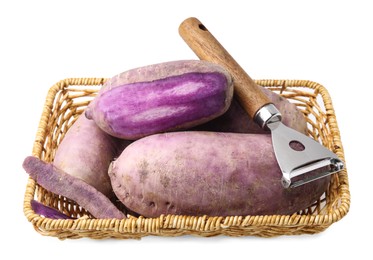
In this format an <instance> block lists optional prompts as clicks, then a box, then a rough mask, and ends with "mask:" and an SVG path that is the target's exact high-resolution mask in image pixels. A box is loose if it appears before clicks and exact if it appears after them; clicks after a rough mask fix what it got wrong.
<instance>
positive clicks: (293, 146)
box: [289, 140, 306, 152]
mask: <svg viewBox="0 0 373 260" xmlns="http://www.w3.org/2000/svg"><path fill="white" fill-rule="evenodd" d="M289 146H290V148H291V149H293V150H294V151H297V152H301V151H304V149H306V147H305V146H304V145H303V144H302V143H301V142H299V141H297V140H292V141H290V142H289Z"/></svg>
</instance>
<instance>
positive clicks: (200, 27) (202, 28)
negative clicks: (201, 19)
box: [198, 23, 208, 31]
mask: <svg viewBox="0 0 373 260" xmlns="http://www.w3.org/2000/svg"><path fill="white" fill-rule="evenodd" d="M198 28H199V29H201V30H202V31H208V30H207V28H206V27H205V26H204V25H203V24H201V23H200V24H199V25H198Z"/></svg>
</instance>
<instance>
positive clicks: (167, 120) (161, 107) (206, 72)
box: [85, 60, 233, 140]
mask: <svg viewBox="0 0 373 260" xmlns="http://www.w3.org/2000/svg"><path fill="white" fill-rule="evenodd" d="M232 96H233V82H232V78H231V77H230V75H229V74H228V73H227V72H226V70H225V69H223V68H222V67H220V66H219V65H216V64H213V63H210V62H206V61H200V60H191V61H173V62H166V63H161V64H155V65H150V66H146V67H142V68H137V69H133V70H130V71H127V72H124V73H122V74H120V75H118V76H115V77H113V78H112V79H110V80H109V81H108V82H107V83H105V85H104V86H103V88H102V89H101V90H100V92H99V94H98V96H97V97H96V98H95V99H94V100H93V101H92V102H91V103H90V105H89V106H88V108H87V111H86V113H85V114H86V117H87V118H89V119H93V120H94V121H95V122H96V124H97V125H98V126H99V127H100V128H101V129H102V130H103V131H105V132H107V133H108V134H110V135H112V136H115V137H118V138H122V139H128V140H136V139H139V138H141V137H144V136H148V135H151V134H155V133H161V132H167V131H176V130H183V129H188V128H191V127H193V126H197V125H199V124H202V123H205V122H208V121H210V120H212V119H214V118H216V117H218V116H220V115H222V114H223V113H225V112H226V111H227V109H228V107H229V106H230V104H231V100H232Z"/></svg>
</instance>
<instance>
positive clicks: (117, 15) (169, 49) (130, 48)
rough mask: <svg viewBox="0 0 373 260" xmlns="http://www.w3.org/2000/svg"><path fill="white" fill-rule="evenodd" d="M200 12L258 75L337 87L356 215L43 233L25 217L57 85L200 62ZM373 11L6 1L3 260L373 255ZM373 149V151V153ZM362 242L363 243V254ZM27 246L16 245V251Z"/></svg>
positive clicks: (331, 6)
mask: <svg viewBox="0 0 373 260" xmlns="http://www.w3.org/2000/svg"><path fill="white" fill-rule="evenodd" d="M191 16H194V17H197V18H198V19H199V20H201V21H202V22H203V23H204V24H205V25H206V27H208V28H209V30H210V31H211V32H212V33H213V34H214V35H215V36H216V38H217V39H218V40H219V41H220V42H221V43H222V44H223V45H224V46H225V47H226V49H227V50H228V51H229V52H231V54H232V56H233V57H235V58H236V60H237V61H238V62H239V63H240V64H241V66H242V67H243V68H244V69H245V70H246V71H247V72H248V73H249V74H250V75H251V77H252V78H255V79H260V78H271V79H276V78H279V79H284V78H287V79H308V80H313V81H316V82H319V83H321V84H323V85H324V86H325V87H326V88H327V89H328V90H329V92H330V95H331V97H332V100H333V105H334V108H335V111H336V115H337V120H338V124H339V128H340V132H341V137H342V143H343V145H344V149H345V155H346V160H347V169H348V172H349V180H350V190H351V198H352V202H351V208H350V212H349V213H348V214H347V216H346V217H344V218H343V219H342V220H341V221H339V222H337V223H335V224H333V225H332V226H331V227H330V228H328V229H327V230H326V231H324V232H322V233H320V234H318V235H302V236H290V237H286V236H283V237H277V238H272V239H263V238H256V237H243V238H230V237H223V236H220V237H214V238H198V237H191V236H184V237H178V238H162V237H146V238H143V239H142V240H140V241H137V240H124V241H122V240H100V241H96V240H90V239H79V240H66V241H60V240H58V239H57V238H53V237H44V236H42V235H40V234H39V233H37V232H36V231H35V230H34V229H33V227H32V225H31V224H30V223H29V222H28V221H27V219H26V218H25V217H24V215H23V212H22V206H23V205H22V204H23V196H24V191H25V186H26V182H27V174H26V173H25V172H24V171H23V169H22V167H21V164H22V161H23V159H24V157H26V156H27V155H29V154H31V149H32V144H33V140H34V137H35V133H36V130H37V125H38V122H39V118H40V115H41V111H42V107H43V103H44V100H45V97H46V94H47V91H48V89H49V88H50V87H51V86H52V85H53V84H54V83H56V82H57V81H59V80H61V79H64V78H69V77H111V76H113V75H115V74H117V73H119V72H122V71H125V70H128V69H131V68H134V67H139V66H143V65H148V64H153V63H158V62H163V61H170V60H178V59H195V58H196V57H195V55H194V54H193V52H192V51H191V50H190V49H189V48H188V47H187V45H186V44H185V43H184V42H183V40H182V39H181V37H180V36H179V34H178V27H179V24H180V23H181V22H182V21H183V20H184V19H186V18H188V17H191ZM372 25H373V16H372V8H371V5H369V1H360V0H354V1H235V0H229V1H228V0H225V1H202V0H199V1H195V0H187V1H163V0H158V1H144V0H137V1H111V0H106V1H69V0H68V1H66V0H65V1H58V2H57V1H40V0H34V1H17V0H14V1H1V3H0V35H1V40H0V65H1V67H0V69H1V70H0V73H1V91H2V95H1V102H0V105H1V110H0V111H1V115H2V116H1V117H2V118H1V119H2V123H1V128H0V129H1V135H0V137H1V139H2V145H1V147H2V148H1V149H2V153H1V166H2V167H1V168H2V172H1V174H2V185H1V189H0V192H1V198H2V206H1V214H0V217H1V222H0V225H1V226H0V229H1V235H2V238H3V240H5V244H4V242H3V243H2V246H1V248H2V249H1V250H0V255H1V256H0V258H1V259H5V258H4V257H3V256H5V255H9V256H11V257H12V258H13V257H14V258H17V257H18V256H23V255H24V254H27V258H28V259H37V258H38V259H40V258H41V259H43V258H53V259H83V258H86V259H88V258H89V259H102V258H104V257H105V258H106V259H108V258H109V257H114V256H115V257H121V258H125V259H130V258H137V259H139V258H140V259H145V257H148V258H157V259H158V258H159V259H161V258H162V259H175V258H180V257H183V258H184V257H185V258H186V257H190V258H197V257H198V258H202V257H203V258H207V257H209V259H210V258H211V259H213V258H221V259H223V258H227V257H229V259H233V257H241V258H247V259H248V258H253V259H258V258H259V257H260V258H262V257H276V258H285V257H286V258H292V257H297V258H300V259H315V258H321V257H322V258H324V259H326V258H331V257H333V258H335V259H337V258H340V257H353V256H354V253H355V252H361V253H368V254H369V255H371V253H369V252H370V248H369V246H370V245H371V243H369V244H368V242H367V240H366V239H365V238H363V235H365V234H371V233H372V231H373V230H372V224H371V221H370V216H371V213H372V207H371V200H372V193H371V192H370V191H371V186H372V185H373V184H372V181H373V179H372V173H371V172H372V170H371V167H370V165H369V161H370V160H369V159H370V158H369V155H368V153H370V152H369V151H370V148H371V146H372V141H371V138H370V137H369V134H370V131H369V127H368V126H366V124H368V123H369V121H370V120H371V118H372V116H370V115H369V112H370V111H371V109H370V108H369V104H370V103H371V102H369V100H370V96H371V95H372V94H373V93H372V82H371V76H372V72H373V71H372V68H373V66H372V60H373V51H372V48H373V40H372ZM365 148H368V149H365ZM352 244H353V245H354V248H355V250H356V251H355V250H354V251H353V250H352ZM14 249H15V250H14Z"/></svg>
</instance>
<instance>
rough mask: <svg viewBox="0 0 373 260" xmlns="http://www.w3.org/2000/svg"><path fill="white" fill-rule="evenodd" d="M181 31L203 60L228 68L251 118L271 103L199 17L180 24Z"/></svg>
mask: <svg viewBox="0 0 373 260" xmlns="http://www.w3.org/2000/svg"><path fill="white" fill-rule="evenodd" d="M179 33H180V35H181V37H182V38H183V39H184V41H185V42H186V43H187V44H188V45H189V47H190V48H191V49H192V50H193V51H194V53H195V54H196V55H197V56H198V57H199V58H200V59H201V60H206V61H210V62H214V63H217V64H219V65H221V66H223V67H225V68H226V69H227V70H228V72H229V73H230V74H231V76H232V77H233V81H234V91H235V95H236V96H237V98H238V100H239V102H240V104H241V105H242V107H243V108H244V109H245V110H246V112H247V113H248V114H249V116H250V117H251V118H255V116H256V114H257V112H258V111H259V109H260V108H262V107H263V106H265V105H267V104H269V103H271V101H270V100H269V99H268V98H267V96H265V95H264V94H263V92H262V91H261V89H260V87H259V86H258V85H257V84H255V82H254V81H253V80H252V79H251V78H250V76H249V75H248V74H247V73H246V72H245V71H244V70H243V69H242V68H241V66H240V65H239V64H238V63H237V62H236V61H235V60H234V59H233V57H232V56H231V55H230V54H229V53H228V52H227V51H226V50H225V49H224V47H223V46H222V45H221V44H220V43H219V42H218V40H216V39H215V37H214V36H213V35H212V34H211V33H210V32H209V31H208V30H207V29H206V27H205V26H204V25H203V24H202V23H201V22H200V21H199V20H198V19H196V18H194V17H191V18H188V19H186V20H184V21H183V22H182V23H181V24H180V27H179Z"/></svg>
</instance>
